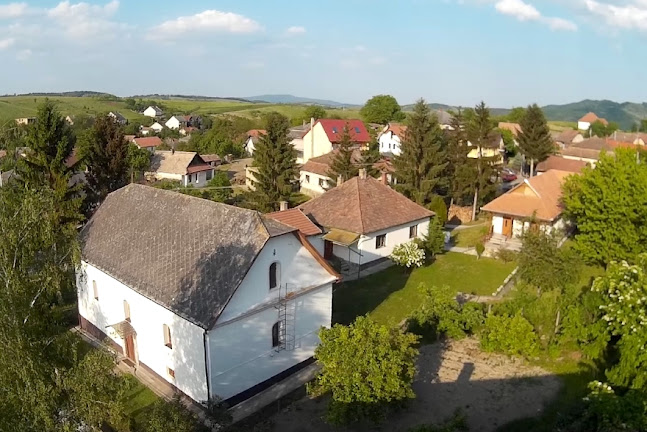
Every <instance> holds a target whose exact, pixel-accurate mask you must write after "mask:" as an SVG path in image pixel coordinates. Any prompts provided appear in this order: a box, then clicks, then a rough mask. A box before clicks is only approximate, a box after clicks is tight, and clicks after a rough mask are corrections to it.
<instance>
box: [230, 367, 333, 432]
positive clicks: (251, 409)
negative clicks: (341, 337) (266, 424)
mask: <svg viewBox="0 0 647 432" xmlns="http://www.w3.org/2000/svg"><path fill="white" fill-rule="evenodd" d="M319 369H320V366H319V365H318V364H317V363H313V364H311V365H308V366H306V367H305V368H303V369H301V370H300V371H298V372H296V373H294V374H292V375H290V376H289V377H287V378H286V379H284V380H283V381H280V382H278V383H276V384H274V385H273V386H272V387H270V388H268V389H267V390H264V391H262V392H260V393H258V394H257V395H255V396H252V397H251V398H249V399H247V400H246V401H243V402H241V403H239V404H238V405H236V406H233V407H231V408H230V409H229V412H230V414H231V415H232V417H233V422H234V423H235V422H238V421H240V420H243V419H245V418H247V417H249V416H250V415H252V414H254V413H255V412H257V411H260V410H262V409H263V408H265V407H266V406H268V405H269V404H271V403H272V402H275V401H277V400H279V399H280V398H282V397H284V396H287V395H288V394H290V393H292V392H293V391H294V390H296V389H298V388H299V387H301V386H303V385H305V384H306V383H307V382H309V381H312V380H313V379H314V377H315V376H316V375H317V373H318V372H319Z"/></svg>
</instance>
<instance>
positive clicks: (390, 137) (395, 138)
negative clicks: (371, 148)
mask: <svg viewBox="0 0 647 432" xmlns="http://www.w3.org/2000/svg"><path fill="white" fill-rule="evenodd" d="M406 131H407V127H406V126H404V125H403V124H402V123H389V124H387V125H386V126H385V127H384V129H382V132H381V133H380V135H379V136H378V142H379V146H380V153H381V154H385V155H394V156H400V153H401V151H400V144H401V142H402V138H404V134H405V133H406Z"/></svg>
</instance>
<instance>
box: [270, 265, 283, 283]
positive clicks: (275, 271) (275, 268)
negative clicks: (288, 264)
mask: <svg viewBox="0 0 647 432" xmlns="http://www.w3.org/2000/svg"><path fill="white" fill-rule="evenodd" d="M280 271H281V269H280V267H279V263H278V262H273V263H272V264H271V265H270V289H274V288H276V287H278V286H279V278H280V274H279V272H280Z"/></svg>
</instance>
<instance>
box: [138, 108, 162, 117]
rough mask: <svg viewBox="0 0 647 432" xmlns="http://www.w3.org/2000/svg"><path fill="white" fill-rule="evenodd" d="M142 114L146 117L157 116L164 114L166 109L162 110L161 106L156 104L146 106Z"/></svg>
mask: <svg viewBox="0 0 647 432" xmlns="http://www.w3.org/2000/svg"><path fill="white" fill-rule="evenodd" d="M142 114H144V115H145V116H146V117H151V118H156V117H161V116H163V115H164V111H162V110H161V108H160V107H158V106H156V105H151V106H149V107H148V108H146V109H145V110H144V112H143V113H142Z"/></svg>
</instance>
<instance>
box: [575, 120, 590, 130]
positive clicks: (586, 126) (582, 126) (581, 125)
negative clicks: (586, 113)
mask: <svg viewBox="0 0 647 432" xmlns="http://www.w3.org/2000/svg"><path fill="white" fill-rule="evenodd" d="M577 128H578V129H579V130H581V131H587V130H589V129H590V128H591V123H589V122H583V121H578V122H577Z"/></svg>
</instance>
